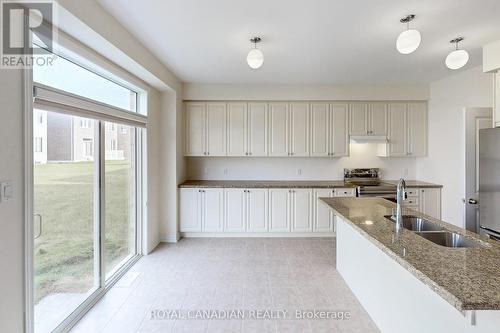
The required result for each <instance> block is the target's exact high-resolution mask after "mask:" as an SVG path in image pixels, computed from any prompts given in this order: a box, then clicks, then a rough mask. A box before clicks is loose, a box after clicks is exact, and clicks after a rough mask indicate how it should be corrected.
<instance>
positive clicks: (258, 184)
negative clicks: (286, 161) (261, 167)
mask: <svg viewBox="0 0 500 333" xmlns="http://www.w3.org/2000/svg"><path fill="white" fill-rule="evenodd" d="M383 182H384V183H388V184H392V185H397V183H398V181H397V180H384V181H383ZM406 186H407V187H442V185H437V184H431V183H426V182H421V181H418V180H407V181H406ZM179 187H206V188H210V187H212V188H336V187H337V188H338V187H356V186H353V185H352V184H349V183H346V182H344V181H343V180H331V181H329V180H319V181H315V180H297V181H286V180H284V181H278V180H187V181H185V182H184V183H182V184H180V185H179Z"/></svg>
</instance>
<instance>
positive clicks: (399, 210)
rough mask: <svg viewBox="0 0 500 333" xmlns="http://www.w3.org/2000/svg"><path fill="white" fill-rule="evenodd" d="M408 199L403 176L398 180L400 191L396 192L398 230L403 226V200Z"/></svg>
mask: <svg viewBox="0 0 500 333" xmlns="http://www.w3.org/2000/svg"><path fill="white" fill-rule="evenodd" d="M405 199H406V182H405V180H404V179H403V178H401V179H400V180H399V182H398V192H397V194H396V203H397V206H396V232H399V231H400V230H401V229H402V228H403V200H405Z"/></svg>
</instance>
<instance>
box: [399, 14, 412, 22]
mask: <svg viewBox="0 0 500 333" xmlns="http://www.w3.org/2000/svg"><path fill="white" fill-rule="evenodd" d="M414 18H415V15H414V14H410V15H407V16H405V17H403V18H402V19H401V20H399V22H401V23H409V22H411V21H413V19H414Z"/></svg>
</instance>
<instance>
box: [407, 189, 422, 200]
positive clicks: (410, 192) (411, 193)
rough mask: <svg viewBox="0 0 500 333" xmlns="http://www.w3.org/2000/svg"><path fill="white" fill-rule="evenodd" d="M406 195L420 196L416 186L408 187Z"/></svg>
mask: <svg viewBox="0 0 500 333" xmlns="http://www.w3.org/2000/svg"><path fill="white" fill-rule="evenodd" d="M406 195H407V196H408V198H410V197H418V196H420V189H418V188H410V189H407V190H406Z"/></svg>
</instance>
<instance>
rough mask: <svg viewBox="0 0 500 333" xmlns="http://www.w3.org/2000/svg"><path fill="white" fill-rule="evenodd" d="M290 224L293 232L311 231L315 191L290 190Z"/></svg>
mask: <svg viewBox="0 0 500 333" xmlns="http://www.w3.org/2000/svg"><path fill="white" fill-rule="evenodd" d="M289 199H290V201H291V202H290V204H289V206H290V214H289V218H290V225H291V228H292V232H311V231H312V230H313V227H312V221H313V219H312V216H313V191H312V190H310V189H292V190H290V196H289Z"/></svg>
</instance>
